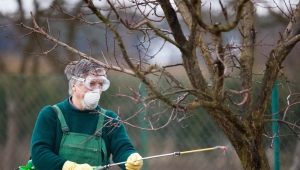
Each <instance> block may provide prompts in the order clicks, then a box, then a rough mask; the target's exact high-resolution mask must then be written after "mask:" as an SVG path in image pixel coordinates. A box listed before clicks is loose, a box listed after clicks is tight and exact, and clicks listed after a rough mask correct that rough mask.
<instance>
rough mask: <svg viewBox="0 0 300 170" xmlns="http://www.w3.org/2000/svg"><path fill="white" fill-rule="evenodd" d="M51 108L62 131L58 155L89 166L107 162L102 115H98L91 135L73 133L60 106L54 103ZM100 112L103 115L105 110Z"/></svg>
mask: <svg viewBox="0 0 300 170" xmlns="http://www.w3.org/2000/svg"><path fill="white" fill-rule="evenodd" d="M53 108H54V109H55V111H56V113H57V115H58V119H59V121H60V124H61V129H62V132H63V136H62V139H61V143H60V148H59V155H60V156H62V157H63V158H65V159H67V160H70V161H73V162H76V163H79V164H82V163H88V164H90V165H91V166H100V165H102V164H103V163H107V162H108V157H107V150H106V145H105V142H104V140H103V138H102V128H103V121H104V116H102V115H99V119H98V123H97V128H96V130H95V133H94V134H93V135H88V134H82V133H75V132H70V130H69V127H68V125H67V123H66V120H65V118H64V116H63V113H62V112H61V110H60V108H59V107H58V106H57V105H54V106H53ZM101 113H102V114H104V115H105V110H104V109H101Z"/></svg>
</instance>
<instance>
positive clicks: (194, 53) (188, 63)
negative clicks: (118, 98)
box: [22, 0, 300, 169]
mask: <svg viewBox="0 0 300 170" xmlns="http://www.w3.org/2000/svg"><path fill="white" fill-rule="evenodd" d="M84 2H85V4H84V5H82V8H81V11H80V12H79V14H78V15H77V16H76V19H78V20H79V21H80V22H81V23H83V24H89V25H98V24H99V21H100V24H101V25H103V26H104V27H105V28H106V29H107V30H108V31H109V32H110V33H111V34H112V35H113V36H114V39H113V41H114V42H115V44H116V47H115V48H110V49H109V50H110V51H111V53H109V55H112V56H113V57H114V58H115V62H112V61H108V60H106V58H105V57H104V62H102V61H100V60H96V59H95V58H92V57H91V56H90V55H88V54H86V53H83V52H81V51H79V50H78V49H76V48H74V47H72V46H71V45H68V44H67V43H64V42H63V41H60V39H59V37H56V36H54V35H52V34H51V33H50V32H48V30H49V29H44V28H43V27H41V26H40V25H39V23H38V22H36V20H35V17H34V16H33V26H29V25H25V24H22V26H23V27H24V28H26V29H28V30H30V31H32V32H35V33H37V34H39V35H42V36H44V37H45V38H46V39H48V40H50V41H52V42H53V43H54V44H55V45H60V46H62V47H64V48H66V49H67V50H69V51H71V52H73V53H75V54H76V55H79V56H81V57H83V58H88V59H91V60H93V61H95V62H97V63H99V64H101V65H103V66H105V67H106V68H108V69H111V70H115V71H119V72H123V73H126V74H130V75H132V76H136V77H138V78H139V79H140V80H141V81H142V82H143V83H144V84H145V85H146V86H147V88H148V90H149V95H148V96H147V97H146V98H141V97H140V96H139V95H138V94H135V95H134V96H132V97H131V98H132V99H133V100H135V101H137V102H143V103H144V105H145V106H150V105H151V103H153V101H155V100H160V101H163V102H164V103H165V104H166V105H168V106H169V108H170V109H171V110H172V113H176V112H189V111H192V110H195V109H197V108H200V107H201V108H204V109H205V110H206V111H207V112H208V113H209V114H210V115H211V116H212V117H213V118H214V120H215V121H216V122H217V124H218V125H219V126H220V127H221V129H222V130H223V131H224V133H225V134H226V135H227V137H228V139H229V140H230V142H231V143H232V145H233V146H234V148H235V150H236V152H237V154H238V155H239V158H240V160H241V163H242V166H243V167H244V169H270V165H269V163H268V160H267V158H266V155H265V152H264V147H263V144H262V140H263V134H264V125H265V122H267V121H278V122H281V123H284V124H288V125H293V131H295V132H296V134H297V133H299V125H297V124H295V123H293V122H287V121H286V120H284V119H282V120H266V119H265V115H266V114H267V112H268V106H269V105H268V104H269V98H270V95H271V92H272V87H273V84H274V82H275V80H276V79H277V78H278V76H279V74H280V73H281V69H282V64H283V62H284V61H285V59H286V58H287V56H288V54H289V53H290V51H291V50H292V49H293V48H294V46H295V45H296V44H297V42H298V41H299V40H300V34H299V33H300V27H299V25H300V24H299V19H300V9H299V8H300V4H299V3H300V2H298V4H297V5H293V4H291V3H288V1H286V4H287V6H286V7H287V8H288V13H285V14H286V17H287V19H288V20H289V22H288V24H287V25H286V27H285V29H284V31H283V32H281V33H280V34H279V38H278V40H277V42H276V43H274V46H273V47H272V50H271V51H270V53H269V54H268V56H266V58H267V60H266V62H265V67H264V70H261V71H260V73H262V79H261V82H260V83H255V78H254V76H253V68H254V63H255V58H256V55H258V54H256V53H255V47H256V46H259V45H261V44H260V42H257V37H256V35H257V30H256V27H255V22H256V17H255V14H256V12H255V8H256V5H257V4H255V1H251V0H238V1H234V2H232V3H231V5H228V4H224V3H223V2H222V1H221V0H219V3H218V5H219V6H220V8H219V9H220V10H219V11H217V12H218V13H221V14H222V15H223V18H222V19H219V18H214V16H213V12H212V10H208V11H207V10H206V9H207V8H205V6H209V3H207V1H205V2H204V1H201V0H174V2H173V1H172V2H171V1H169V0H140V1H137V0H129V1H121V0H107V4H106V5H102V6H96V5H95V4H94V1H92V0H84ZM213 5H216V4H213ZM208 9H209V8H208ZM205 10H206V12H208V14H209V15H205V14H204V13H205ZM230 11H233V12H230ZM91 15H92V16H93V17H91ZM95 18H96V19H97V20H95ZM215 20H216V21H215ZM218 20H220V21H218ZM163 23H165V24H166V25H167V26H165V25H163ZM185 27H186V28H187V29H184V28H185ZM123 28H126V29H127V31H128V32H124V29H123ZM230 31H235V33H236V34H239V36H238V37H239V41H240V43H234V42H228V41H226V40H225V39H224V35H225V34H227V33H228V32H230ZM130 33H139V34H141V35H142V36H141V37H142V38H141V40H140V42H139V43H138V44H137V45H136V49H137V51H136V53H133V52H132V49H133V48H132V47H130V46H129V44H128V43H127V42H126V39H125V36H124V35H127V34H130ZM154 39H160V40H161V41H162V42H166V43H168V44H172V45H173V46H175V47H176V48H177V49H178V50H179V51H180V54H181V60H182V62H179V63H175V64H172V65H165V66H158V65H156V64H151V63H150V62H149V59H152V58H154V57H155V55H156V54H157V53H156V54H152V53H151V52H150V51H151V48H152V46H153V45H154V44H153V43H155V42H156V41H154ZM162 48H163V46H161V47H159V49H158V51H160V50H161V49H162ZM120 56H121V58H120ZM202 61H203V62H202ZM174 67H176V68H182V69H184V70H185V72H186V74H185V75H186V77H187V79H188V83H185V82H182V81H181V80H180V78H179V77H178V75H176V74H174V73H173V72H169V70H171V69H172V68H174ZM163 81H164V82H167V88H166V87H165V86H164V87H163V86H161V82H163ZM229 81H235V82H238V83H237V85H236V86H235V87H234V88H230V87H228V86H227V85H226V82H229ZM254 87H256V88H258V89H259V90H258V91H255V90H254ZM237 99H241V100H240V101H237ZM171 116H173V114H171ZM149 122H151V121H149ZM157 128H158V127H154V126H153V125H152V124H151V123H149V129H157Z"/></svg>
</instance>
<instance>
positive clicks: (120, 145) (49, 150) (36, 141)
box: [31, 99, 136, 170]
mask: <svg viewBox="0 0 300 170" xmlns="http://www.w3.org/2000/svg"><path fill="white" fill-rule="evenodd" d="M57 105H58V106H59V108H60V109H61V111H62V113H63V115H64V117H65V119H66V123H67V125H68V126H69V128H70V131H71V132H77V133H85V134H90V135H92V134H93V133H94V132H95V130H96V127H97V122H98V117H99V114H97V113H96V112H95V111H80V110H78V109H76V108H75V107H74V106H73V105H72V104H71V103H70V101H69V99H66V100H64V101H62V102H60V103H58V104H57ZM106 116H107V117H105V118H104V125H105V126H104V128H103V130H102V137H103V139H104V141H105V144H106V148H107V153H108V155H110V154H112V159H113V161H114V162H123V161H126V160H127V158H128V156H129V155H130V154H132V153H134V152H136V151H135V148H134V147H133V145H132V143H131V141H130V139H129V137H128V135H127V132H126V129H125V127H124V125H123V124H122V123H120V121H117V119H118V116H117V115H116V114H115V113H114V112H112V111H107V112H106ZM108 117H111V118H113V119H111V118H108ZM112 120H113V121H112ZM61 138H62V130H61V125H60V122H59V120H58V117H57V113H56V112H55V111H54V110H53V108H52V107H51V106H45V107H44V108H43V109H42V110H41V111H40V113H39V115H38V118H37V120H36V123H35V127H34V130H33V134H32V140H31V158H32V161H33V164H34V165H35V167H36V168H37V169H38V170H50V169H51V170H52V169H53V170H61V169H62V166H63V164H64V163H65V161H66V159H64V158H63V157H61V156H59V155H58V153H59V146H60V142H61ZM105 164H108V162H105ZM121 168H122V169H125V167H124V165H122V166H121Z"/></svg>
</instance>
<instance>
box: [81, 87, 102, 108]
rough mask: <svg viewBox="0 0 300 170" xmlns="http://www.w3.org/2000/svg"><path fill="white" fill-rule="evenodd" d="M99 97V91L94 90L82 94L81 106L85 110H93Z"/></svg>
mask: <svg viewBox="0 0 300 170" xmlns="http://www.w3.org/2000/svg"><path fill="white" fill-rule="evenodd" d="M100 96H101V91H100V89H94V90H91V91H88V92H86V93H85V94H84V97H83V100H82V106H83V108H84V109H86V110H93V109H95V108H96V107H97V106H98V103H99V100H100Z"/></svg>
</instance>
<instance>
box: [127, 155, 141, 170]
mask: <svg viewBox="0 0 300 170" xmlns="http://www.w3.org/2000/svg"><path fill="white" fill-rule="evenodd" d="M142 166H143V160H142V157H141V155H140V154H138V153H133V154H131V155H129V156H128V158H127V161H126V163H125V167H126V170H140V169H141V168H142Z"/></svg>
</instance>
